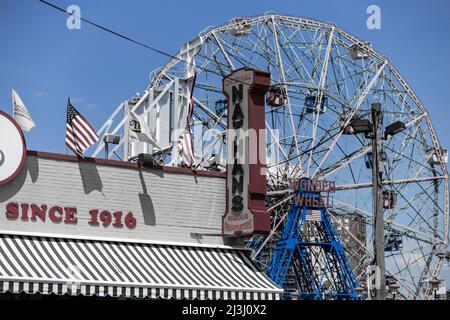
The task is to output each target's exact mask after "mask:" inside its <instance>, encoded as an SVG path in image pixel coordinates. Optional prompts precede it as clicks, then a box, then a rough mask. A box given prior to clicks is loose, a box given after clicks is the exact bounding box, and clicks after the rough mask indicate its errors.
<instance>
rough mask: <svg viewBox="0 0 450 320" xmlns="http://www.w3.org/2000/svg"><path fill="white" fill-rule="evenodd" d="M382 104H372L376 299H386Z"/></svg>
mask: <svg viewBox="0 0 450 320" xmlns="http://www.w3.org/2000/svg"><path fill="white" fill-rule="evenodd" d="M381 119H382V118H381V105H380V104H379V103H373V104H372V194H373V202H372V208H373V209H372V212H373V219H374V229H373V233H374V234H373V239H374V256H375V259H374V260H375V265H376V267H377V270H376V272H378V273H379V277H377V280H378V279H379V281H380V282H379V283H377V285H376V287H375V299H376V300H386V266H385V260H384V212H383V198H382V190H383V185H382V170H381V167H380V162H381V157H380V153H381V152H382V150H381V134H380V127H381Z"/></svg>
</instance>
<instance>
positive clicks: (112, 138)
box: [103, 134, 120, 144]
mask: <svg viewBox="0 0 450 320" xmlns="http://www.w3.org/2000/svg"><path fill="white" fill-rule="evenodd" d="M103 142H104V143H111V144H119V142H120V136H116V135H113V134H107V135H105V136H104V137H103Z"/></svg>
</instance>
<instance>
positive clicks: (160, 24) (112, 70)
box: [0, 0, 450, 280]
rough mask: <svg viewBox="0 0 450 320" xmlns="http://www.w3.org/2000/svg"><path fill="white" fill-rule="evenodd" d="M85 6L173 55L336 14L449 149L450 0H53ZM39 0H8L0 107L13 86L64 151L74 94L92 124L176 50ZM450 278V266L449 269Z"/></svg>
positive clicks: (39, 140)
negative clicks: (270, 20) (282, 18)
mask: <svg viewBox="0 0 450 320" xmlns="http://www.w3.org/2000/svg"><path fill="white" fill-rule="evenodd" d="M51 2H54V3H55V4H57V5H58V6H60V7H63V8H67V7H68V6H69V5H71V4H77V5H79V6H80V7H81V15H82V16H83V17H84V18H87V19H92V20H94V21H96V22H98V23H100V24H102V25H105V26H108V27H110V28H112V29H113V30H116V31H119V32H121V33H123V34H126V35H129V36H132V37H133V38H135V39H137V40H139V41H142V42H144V43H147V44H149V45H152V46H154V47H156V48H158V49H161V50H163V51H166V52H169V53H176V52H178V50H179V48H180V45H181V44H182V43H184V42H185V41H187V40H189V39H191V38H193V37H195V36H196V35H197V34H198V33H199V32H200V31H201V30H203V29H205V28H206V27H208V26H214V25H219V24H223V23H225V22H227V21H229V20H230V19H231V18H233V17H236V16H246V15H256V14H261V13H264V12H267V11H275V12H277V13H285V14H292V15H296V16H304V17H310V18H313V19H317V20H321V21H325V22H333V23H335V24H336V25H338V26H340V27H341V28H343V29H344V30H346V31H348V32H350V33H352V34H354V35H355V36H357V37H358V38H360V39H363V40H367V41H370V42H372V44H373V46H374V48H375V49H376V50H378V51H379V52H381V53H382V54H383V55H385V56H387V57H389V59H390V61H391V62H392V64H393V65H394V66H396V67H397V68H398V70H399V71H400V73H401V74H402V75H403V76H404V78H405V79H406V80H407V81H408V82H409V83H410V84H411V86H412V88H413V89H414V90H415V91H416V93H417V94H418V96H419V97H420V99H421V100H422V102H423V103H424V105H425V106H426V107H427V108H428V111H429V112H430V115H431V118H432V122H433V124H434V126H435V128H436V131H437V134H438V136H439V139H440V142H441V144H442V145H444V146H447V147H450V135H449V120H450V107H449V106H448V105H447V102H446V101H447V95H449V94H450V81H449V79H448V75H450V60H449V57H450V37H449V30H450V1H447V0H441V1H438V0H420V1H419V0H416V1H406V0H396V1H376V0H371V1H365V0H358V1H356V0H353V1H351V0H341V1H331V0H330V1H323V0H314V1H299V0H297V1H273V0H272V1H267V0H260V1H242V0H239V1H235V0H227V1H211V0H210V1H204V0H202V1H195V0H191V1H157V2H156V1H138V0H127V1H125V0H115V1H106V0H69V1H66V0H51ZM370 4H376V5H378V6H380V8H381V14H382V17H381V19H382V28H381V30H369V29H367V27H366V19H367V17H368V15H367V14H366V8H367V7H368V6H369V5H370ZM66 18H67V16H66V15H64V14H62V13H60V12H58V11H56V10H54V9H52V8H50V7H48V6H45V5H43V4H41V3H39V2H38V1H37V0H0V43H1V47H0V109H1V110H6V111H7V112H9V113H10V112H11V88H15V89H16V90H17V92H18V93H19V95H20V96H21V97H22V99H23V101H24V102H25V104H26V106H27V107H28V109H29V111H30V113H31V114H32V116H33V118H34V120H35V122H36V124H37V129H36V130H35V131H34V132H32V133H26V139H27V145H28V149H31V150H42V151H52V152H61V153H66V147H65V145H64V138H65V119H66V101H67V97H68V96H70V97H72V102H73V104H74V106H75V107H76V108H77V109H78V110H79V111H80V112H82V113H83V114H84V115H85V116H86V117H87V118H88V119H89V121H90V122H91V123H92V124H93V125H94V127H96V128H99V126H100V125H102V124H103V122H104V120H105V119H106V118H107V117H108V116H109V115H110V114H111V112H112V111H113V109H114V108H115V107H116V106H117V105H118V104H119V103H120V102H121V101H122V100H124V99H126V98H129V97H131V96H132V95H133V94H134V93H135V92H136V91H140V92H142V91H143V90H144V89H145V88H146V87H147V83H148V75H149V73H150V72H151V71H153V70H154V69H156V68H157V67H159V66H161V65H163V64H164V63H165V62H167V60H168V58H167V57H165V56H161V55H159V54H157V53H153V52H151V51H149V50H147V49H144V48H142V47H139V46H136V45H133V44H131V43H129V42H126V41H124V40H123V39H119V38H117V37H114V36H112V35H110V34H107V33H105V32H103V31H101V30H98V29H95V28H93V27H91V26H89V25H87V24H85V23H82V25H81V30H68V29H67V28H66ZM446 269H447V271H446V275H447V276H446V277H447V278H448V280H450V276H448V275H449V274H450V272H448V267H447V268H446Z"/></svg>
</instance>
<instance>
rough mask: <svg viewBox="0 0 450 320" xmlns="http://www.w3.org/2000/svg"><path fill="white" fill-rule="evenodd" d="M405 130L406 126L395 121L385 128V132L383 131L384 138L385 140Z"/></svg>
mask: <svg viewBox="0 0 450 320" xmlns="http://www.w3.org/2000/svg"><path fill="white" fill-rule="evenodd" d="M405 129H406V126H405V124H404V123H403V122H402V121H395V122H394V123H391V124H390V125H388V126H387V127H386V130H385V131H384V137H385V139H386V138H387V137H388V136H393V135H396V134H397V133H400V132H402V131H403V130H405Z"/></svg>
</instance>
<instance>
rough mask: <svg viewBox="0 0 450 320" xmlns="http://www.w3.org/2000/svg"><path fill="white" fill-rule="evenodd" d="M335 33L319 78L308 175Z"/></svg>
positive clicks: (331, 32) (331, 38)
mask: <svg viewBox="0 0 450 320" xmlns="http://www.w3.org/2000/svg"><path fill="white" fill-rule="evenodd" d="M333 33H334V28H332V29H331V31H330V34H329V36H328V43H327V48H326V51H325V57H324V62H323V64H322V71H321V73H320V80H319V84H318V91H317V93H318V97H317V98H316V99H317V102H316V106H315V110H316V111H317V112H313V119H314V117H315V118H316V119H315V121H314V120H313V122H314V125H313V129H312V142H311V145H312V148H311V151H310V152H309V159H308V165H307V170H306V175H307V176H309V170H310V169H311V159H312V152H313V148H314V147H315V142H316V134H317V126H318V124H319V117H320V110H321V105H322V100H323V91H324V90H325V86H326V81H327V75H328V65H329V59H330V54H331V45H332V43H333Z"/></svg>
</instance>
